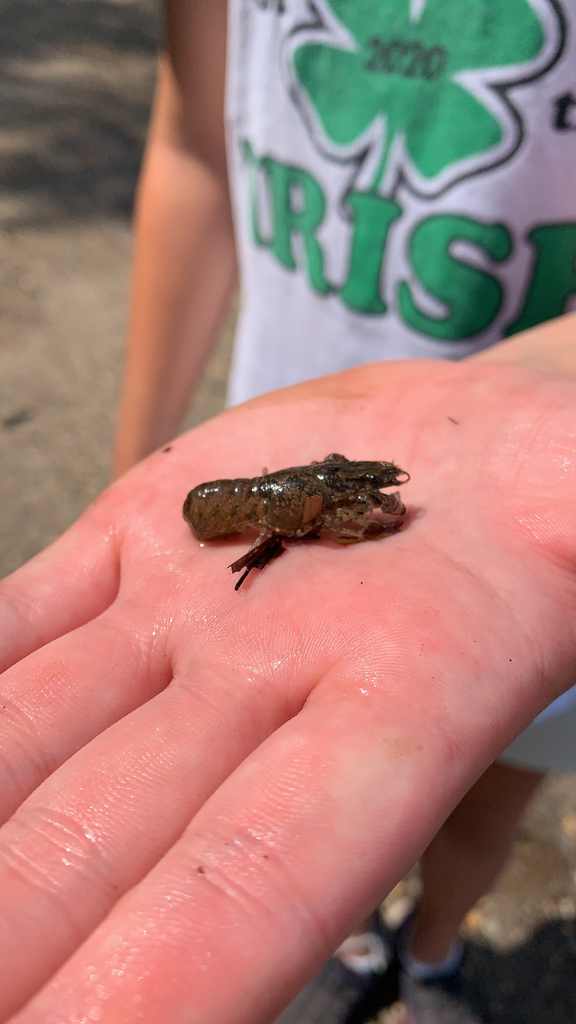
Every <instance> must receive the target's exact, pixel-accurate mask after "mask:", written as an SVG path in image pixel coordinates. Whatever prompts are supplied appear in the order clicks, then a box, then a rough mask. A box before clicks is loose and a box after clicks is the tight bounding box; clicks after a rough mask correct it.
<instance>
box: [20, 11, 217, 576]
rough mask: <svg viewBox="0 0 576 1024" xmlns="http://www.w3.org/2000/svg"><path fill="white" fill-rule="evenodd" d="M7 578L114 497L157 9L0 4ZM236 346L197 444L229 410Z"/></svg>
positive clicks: (196, 407) (205, 392)
mask: <svg viewBox="0 0 576 1024" xmlns="http://www.w3.org/2000/svg"><path fill="white" fill-rule="evenodd" d="M0 18H1V24H2V32H1V34H0V467H1V493H2V501H1V503H0V577H2V576H5V575H6V574H7V573H9V572H11V571H12V570H13V569H15V568H17V566H19V565H20V564H21V563H22V562H24V561H26V559H28V558H30V557H31V556H32V555H34V554H35V553H36V552H37V551H39V550H40V549H41V548H43V547H45V546H46V545H47V544H49V543H50V542H51V541H52V540H54V538H55V537H57V536H59V534H61V533H62V531H63V530H64V529H65V528H66V527H67V526H68V525H69V524H70V523H72V522H73V521H74V520H75V519H76V518H77V516H78V515H79V514H80V513H81V512H82V511H83V509H85V508H86V506H87V505H88V504H89V503H90V502H91V501H92V500H93V499H94V498H95V497H96V496H97V495H98V494H99V493H100V492H101V491H102V489H103V488H104V487H105V486H106V484H107V482H108V478H109V473H110V453H111V445H112V438H113V433H114V424H115V414H116V404H117V400H118V394H119V386H120V373H121V363H122V356H123V348H124V332H125V323H126V307H127V290H128V281H129V265H130V249H131V237H130V219H131V213H132V201H133V195H134V188H135V184H136V178H137V174H138V168H139V164H140V158H141V154H142V147H143V144H144V139H145V134H146V127H147V122H148V115H149V110H150V102H151V98H152V91H153V88H154V79H155V69H156V54H157V49H158V42H159V38H160V33H161V24H160V6H159V4H156V3H154V2H153V0H1V2H0ZM230 341H231V329H230V328H228V329H227V330H225V331H224V332H223V339H222V343H221V344H220V345H219V347H218V350H217V352H216V353H215V355H214V357H213V359H212V361H211V363H210V365H209V366H208V368H207V372H206V375H205V379H204V384H203V387H202V389H201V392H200V393H199V394H198V396H197V398H196V399H195V401H194V404H193V407H192V408H191V409H190V412H189V415H188V417H187V419H186V424H185V428H188V427H190V426H193V425H194V424H196V423H199V422H200V421H201V420H203V419H206V418H207V417H208V416H211V415H214V413H216V412H219V411H220V409H221V408H222V407H223V404H224V397H225V387H226V377H227V373H228V362H229V351H230Z"/></svg>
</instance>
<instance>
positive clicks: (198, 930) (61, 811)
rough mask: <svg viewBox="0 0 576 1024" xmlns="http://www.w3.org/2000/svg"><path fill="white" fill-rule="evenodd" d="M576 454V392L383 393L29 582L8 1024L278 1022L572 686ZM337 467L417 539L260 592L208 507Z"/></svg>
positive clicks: (139, 483)
mask: <svg viewBox="0 0 576 1024" xmlns="http://www.w3.org/2000/svg"><path fill="white" fill-rule="evenodd" d="M575 440H576V386H575V385H574V384H572V383H571V382H567V381H563V380H561V379H557V378H553V377H548V376H545V375H542V376H541V375H538V374H534V373H531V372H528V371H524V370H517V369H514V368H508V367H496V366H490V365H482V364H479V363H478V364H476V365H473V364H470V365H466V364H461V365H452V364H446V363H440V362H438V363H428V362H416V363H395V364H382V365H377V366H367V367H360V368H358V369H355V370H352V371H348V372H347V373H344V374H340V375H337V376H335V377H332V378H325V379H323V380H320V381H312V382H310V383H308V384H305V385H301V386H299V387H296V388H292V389H287V390H285V391H283V392H278V393H276V394H273V395H268V396H265V397H263V398H261V399H258V400H256V401H255V402H253V403H250V404H248V405H246V406H243V407H239V408H237V409H233V410H230V411H229V412H227V413H226V414H224V415H223V416H221V417H218V418H216V419H215V420H212V421H210V422H208V423H206V424H204V425H203V426H202V427H200V428H198V429H197V430H196V431H194V432H192V433H190V434H188V435H186V436H184V437H181V438H179V439H178V440H176V441H175V442H173V444H172V446H171V449H170V450H167V451H166V452H164V453H162V452H157V453H155V454H154V455H152V456H151V457H150V458H149V459H148V460H146V462H144V463H142V464H140V465H139V466H137V467H136V468H135V469H134V470H132V471H131V472H130V473H129V474H128V475H127V476H125V477H124V478H122V479H121V480H120V481H119V482H118V483H117V484H116V485H115V486H114V487H112V488H111V489H110V490H109V491H108V492H106V493H105V494H104V495H103V496H102V497H101V498H100V499H99V501H97V502H96V504H95V505H94V506H93V507H92V508H91V509H90V510H89V511H88V512H87V513H86V514H85V515H84V516H83V517H82V519H81V520H80V521H79V522H78V523H77V524H76V525H75V526H74V527H73V528H72V529H71V530H70V531H68V533H67V534H65V535H64V537H62V538H61V539H60V540H59V541H57V542H56V544H54V545H53V546H52V547H51V548H50V549H48V550H47V551H46V552H44V553H43V554H41V555H40V556H38V557H37V558H36V559H34V560H32V562H30V563H28V565H26V566H24V567H23V568H22V569H20V570H19V571H18V572H16V573H15V574H14V575H13V576H12V577H10V578H8V580H6V581H5V583H4V584H3V585H2V590H1V592H0V607H1V609H2V614H1V616H0V622H1V623H2V626H1V636H2V642H1V644H0V650H1V652H2V657H3V660H4V666H2V667H5V668H7V669H8V666H9V665H12V667H11V668H9V669H8V670H7V671H6V672H5V673H4V674H3V676H2V700H1V710H2V716H1V718H0V738H1V744H2V750H3V762H2V763H3V784H2V787H1V789H0V806H1V813H2V820H3V821H7V819H8V817H9V815H10V814H12V813H14V812H15V816H14V817H13V818H12V820H11V821H10V822H8V823H7V824H5V825H4V827H3V829H2V830H0V851H1V854H2V856H1V858H0V1003H1V1012H0V1017H1V1019H6V1018H7V1017H8V1016H9V1015H10V1014H11V1013H12V1014H13V1013H15V1012H16V1011H17V1010H18V1008H19V1007H21V1006H22V1005H23V1003H24V1002H25V1001H26V1000H28V999H31V1002H29V1003H28V1004H27V1006H26V1007H25V1008H24V1009H23V1010H21V1012H20V1013H17V1015H16V1017H14V1021H17V1022H18V1024H40V1022H42V1024H91V1022H92V1021H100V1022H101V1024H120V1022H122V1024H123V1022H128V1021H129V1022H133V1021H135V1020H138V1019H144V1020H146V1021H147V1022H149V1024H165V1022H166V1021H170V1024H184V1022H186V1024H206V1021H210V1022H211V1024H257V1022H261V1024H264V1022H266V1021H270V1020H272V1019H273V1018H274V1016H275V1014H276V1013H277V1012H278V1011H279V1010H280V1009H281V1008H282V1006H284V1005H286V1004H287V1003H288V1002H289V1001H290V999H291V997H292V996H293V995H294V994H295V992H296V991H297V990H298V988H300V987H301V986H302V985H303V984H304V983H305V982H306V980H307V978H308V977H310V976H311V974H312V973H313V971H314V970H315V969H316V968H317V967H318V966H319V965H320V963H322V962H323V960H325V959H326V958H327V957H328V956H329V954H330V953H331V952H332V951H333V950H334V948H335V947H336V946H337V945H338V943H339V942H340V941H341V939H342V938H343V937H344V936H345V935H346V934H347V932H348V931H349V930H350V929H351V927H353V926H354V924H355V923H356V922H358V921H359V920H360V919H361V918H362V917H364V916H365V915H366V914H367V913H368V912H369V911H370V910H371V909H372V908H373V907H374V906H375V905H376V903H377V902H378V900H379V899H380V898H381V897H382V896H383V895H384V894H385V893H386V892H387V891H388V890H389V889H390V888H391V887H392V885H393V884H394V883H395V882H396V881H397V880H398V878H399V877H401V875H402V874H403V873H404V871H405V870H406V869H407V868H408V867H409V866H410V865H411V864H412V863H413V862H414V861H415V860H416V858H417V857H418V855H419V854H420V852H421V851H422V850H423V849H424V848H425V846H426V845H427V843H428V841H429V840H430V838H431V837H432V835H433V834H434V833H435V832H436V830H437V829H438V827H439V826H440V824H441V823H442V821H443V820H444V819H445V817H446V816H447V814H448V813H449V812H450V810H451V809H452V808H453V807H454V806H455V804H456V803H457V802H458V800H459V799H460V798H461V796H462V795H463V793H464V792H465V791H466V790H467V788H468V787H469V786H470V785H471V783H472V782H473V780H474V779H475V778H476V777H477V776H478V775H479V774H480V773H481V772H482V770H483V769H484V768H485V767H486V766H487V765H488V764H489V763H490V762H491V760H492V759H493V758H494V757H495V756H497V754H498V753H499V752H500V751H501V750H502V749H503V748H504V746H506V744H507V743H508V742H509V741H510V740H511V739H512V738H513V736H515V735H516V734H517V733H518V732H519V731H520V730H521V729H522V728H524V726H525V725H527V724H528V722H529V721H530V720H531V719H532V718H533V717H534V716H535V715H536V714H537V713H538V712H539V711H540V710H541V709H542V708H543V707H544V706H545V705H546V704H547V703H549V702H550V701H551V700H552V699H553V698H554V697H556V696H557V695H558V694H559V693H561V692H562V691H563V690H564V689H566V688H567V687H568V686H569V685H570V684H571V683H572V682H573V671H574V665H575V661H576V617H575V615H574V611H575V608H576V531H575V527H574V524H575V523H576V472H575V470H576V454H575V447H576V445H575ZM332 451H340V452H343V453H344V454H345V455H346V456H347V457H348V458H350V459H360V458H370V459H384V460H393V461H395V462H396V463H397V464H398V465H400V466H402V467H403V468H405V469H406V470H408V471H409V472H410V474H411V481H410V483H409V484H407V485H406V486H405V487H404V488H403V489H402V497H403V500H404V501H405V503H406V504H407V506H408V509H409V515H408V520H407V523H406V526H405V528H404V529H403V530H402V531H401V532H399V533H397V534H395V535H392V536H390V537H387V538H384V539H382V540H379V541H375V542H373V543H365V544H358V545H354V546H350V547H345V548H342V547H338V546H336V545H334V544H332V543H330V542H328V541H323V540H321V541H318V542H316V543H314V544H312V543H307V544H306V543H296V544H293V545H289V549H288V551H287V552H286V554H284V555H283V556H282V557H281V558H280V559H279V560H278V561H277V562H274V563H273V564H272V565H270V566H268V567H267V568H266V569H265V570H264V571H263V572H261V573H259V572H257V571H254V572H253V573H252V574H251V576H250V577H249V579H248V581H247V582H246V583H245V584H244V585H243V587H242V589H241V590H240V591H239V592H238V593H235V591H234V582H235V577H232V576H231V575H230V573H229V572H228V571H227V570H226V566H227V565H229V564H230V563H231V562H232V561H233V560H234V559H235V558H237V557H238V556H239V555H240V554H241V553H242V552H244V551H245V550H246V548H247V546H248V544H247V541H246V539H245V538H244V539H242V540H239V539H238V538H234V539H233V540H232V541H227V542H223V543H214V544H206V545H205V546H204V547H200V546H199V544H198V542H197V541H195V540H194V538H193V537H192V535H191V533H190V531H189V529H188V527H187V526H186V524H185V523H184V521H183V519H182V515H181V507H182V502H183V500H184V497H185V495H186V493H187V491H188V490H189V489H190V488H191V487H193V486H195V485H196V484H198V483H200V482H202V481H204V480H209V479H214V478H217V477H226V476H239V475H257V474H259V473H260V472H261V470H262V466H263V465H266V466H267V467H268V468H269V469H270V470H274V469H278V468H281V467H285V466H291V465H298V464H305V463H308V462H310V461H311V460H312V459H314V458H316V459H321V458H323V457H324V456H325V455H327V454H328V453H329V452H332ZM64 961H66V963H64ZM49 979H51V980H50V981H49ZM46 982H48V983H47V984H46V985H45V987H43V988H42V989H41V991H38V990H39V989H40V988H41V986H42V985H44V983H46Z"/></svg>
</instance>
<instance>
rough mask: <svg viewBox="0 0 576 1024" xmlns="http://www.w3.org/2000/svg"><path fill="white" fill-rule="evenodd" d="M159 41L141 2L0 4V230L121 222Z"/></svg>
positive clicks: (155, 19) (153, 16)
mask: <svg viewBox="0 0 576 1024" xmlns="http://www.w3.org/2000/svg"><path fill="white" fill-rule="evenodd" d="M159 34H160V19H159V14H158V7H157V5H156V4H154V3H153V2H151V0H140V2H135V0H124V2H114V0H81V2H78V0H75V2H69V0H17V2H16V0H10V2H5V3H3V4H2V35H1V37H0V192H1V194H2V201H1V206H0V216H1V220H2V222H3V224H4V227H5V229H6V228H12V229H13V230H14V229H16V228H21V227H23V226H26V225H28V226H31V225H36V226H38V225H46V224H48V223H51V224H53V223H55V222H61V221H63V220H70V219H71V218H83V219H86V218H93V217H100V216H102V215H107V216H116V217H124V218H127V217H129V216H130V213H131V210H132V200H133V195H134V186H135V182H136V176H137V173H138V167H139V163H140V159H141V154H142V146H143V142H144V137H145V133H146V126H147V122H148V115H149V99H150V92H151V87H152V82H153V77H154V69H155V57H156V52H157V47H158V40H159Z"/></svg>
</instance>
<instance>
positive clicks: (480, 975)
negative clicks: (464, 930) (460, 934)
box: [463, 921, 576, 1024]
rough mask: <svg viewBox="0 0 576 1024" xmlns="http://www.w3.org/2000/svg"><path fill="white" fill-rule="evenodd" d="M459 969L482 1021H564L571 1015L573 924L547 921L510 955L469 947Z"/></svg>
mask: <svg viewBox="0 0 576 1024" xmlns="http://www.w3.org/2000/svg"><path fill="white" fill-rule="evenodd" d="M463 973H464V981H465V985H466V994H467V996H468V998H469V1001H470V1005H471V1006H472V1007H473V1009H474V1010H475V1011H476V1013H477V1014H478V1015H479V1016H480V1018H481V1020H483V1021H485V1022H486V1024H568V1022H569V1021H573V1020H574V1018H575V1015H576V1011H575V1007H576V922H574V921H554V922H551V923H550V924H547V925H545V926H544V927H542V928H539V929H538V930H537V931H536V932H535V933H534V934H533V936H532V937H531V939H530V940H529V941H528V942H526V943H524V944H523V945H522V946H519V947H518V948H517V949H515V950H513V951H512V952H511V953H506V954H502V953H497V952H494V951H493V950H491V949H489V948H487V947H482V946H470V947H469V948H468V954H467V957H466V961H465V964H464V972H463Z"/></svg>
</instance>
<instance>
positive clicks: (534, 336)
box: [472, 313, 576, 377]
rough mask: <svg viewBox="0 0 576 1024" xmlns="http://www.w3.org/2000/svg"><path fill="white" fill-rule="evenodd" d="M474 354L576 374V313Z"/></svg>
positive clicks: (483, 358)
mask: <svg viewBox="0 0 576 1024" xmlns="http://www.w3.org/2000/svg"><path fill="white" fill-rule="evenodd" d="M472 358H474V359H481V360H483V361H484V362H487V363H516V364H518V365H520V366H531V367H533V368H534V369H537V370H553V371H554V372H556V373H562V374H564V376H565V377H576V313H570V314H568V315H567V316H559V317H558V318H557V319H556V320H548V322H547V323H544V324H539V325H538V327H533V328H532V329H531V330H529V331H523V332H522V333H521V334H516V335H515V336H514V337H512V338H508V339H507V340H506V341H501V342H499V344H498V345H492V347H491V348H486V349H484V350H483V351H482V352H479V353H478V355H476V356H473V357H472Z"/></svg>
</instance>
